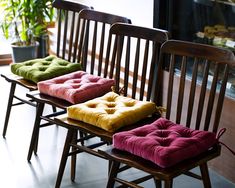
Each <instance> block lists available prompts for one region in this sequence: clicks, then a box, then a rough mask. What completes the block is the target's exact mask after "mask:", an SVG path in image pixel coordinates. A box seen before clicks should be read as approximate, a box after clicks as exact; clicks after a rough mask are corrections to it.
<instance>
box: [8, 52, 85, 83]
mask: <svg viewBox="0 0 235 188" xmlns="http://www.w3.org/2000/svg"><path fill="white" fill-rule="evenodd" d="M77 70H81V64H80V63H71V62H69V61H66V60H64V59H61V58H58V57H56V56H54V55H50V56H48V57H46V58H41V59H33V60H29V61H25V62H22V63H13V64H11V71H12V72H13V73H14V74H16V75H19V76H22V77H23V78H25V79H27V80H30V81H33V82H34V83H37V82H39V81H43V80H48V79H51V78H54V77H57V76H61V75H64V74H67V73H70V72H74V71H77Z"/></svg>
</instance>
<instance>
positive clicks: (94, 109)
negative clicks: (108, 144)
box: [67, 92, 156, 132]
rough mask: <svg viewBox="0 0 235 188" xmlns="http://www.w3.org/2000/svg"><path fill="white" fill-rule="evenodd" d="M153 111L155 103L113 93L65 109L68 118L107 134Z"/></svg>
mask: <svg viewBox="0 0 235 188" xmlns="http://www.w3.org/2000/svg"><path fill="white" fill-rule="evenodd" d="M155 111H156V106H155V103H152V102H147V101H138V100H135V99H132V98H129V97H124V96H120V95H118V94H116V93H114V92H109V93H107V94H105V95H104V96H102V97H99V98H95V99H93V100H89V101H87V102H85V103H81V104H77V105H73V106H70V107H68V108H67V112H68V117H69V118H72V119H75V120H79V121H83V122H85V123H89V124H91V125H94V126H98V127H100V128H102V129H104V130H106V131H109V132H114V131H116V130H117V129H119V128H121V127H123V126H126V125H130V124H133V123H135V122H137V121H139V120H141V119H143V118H145V117H147V116H149V115H151V114H153V113H154V112H155Z"/></svg>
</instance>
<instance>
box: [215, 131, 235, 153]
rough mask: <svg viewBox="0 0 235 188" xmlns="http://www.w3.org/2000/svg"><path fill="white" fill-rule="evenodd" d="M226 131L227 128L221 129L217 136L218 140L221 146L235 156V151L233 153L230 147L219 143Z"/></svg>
mask: <svg viewBox="0 0 235 188" xmlns="http://www.w3.org/2000/svg"><path fill="white" fill-rule="evenodd" d="M225 131H226V128H222V129H220V130H219V132H218V133H217V135H216V139H217V140H218V142H219V143H220V144H221V145H223V146H225V147H226V148H227V149H228V150H229V151H230V152H231V153H232V154H233V155H235V151H233V150H232V149H231V148H230V147H229V146H227V145H226V144H225V143H223V142H221V141H219V139H220V137H221V136H222V135H223V134H224V133H225Z"/></svg>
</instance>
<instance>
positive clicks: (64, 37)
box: [1, 0, 90, 138]
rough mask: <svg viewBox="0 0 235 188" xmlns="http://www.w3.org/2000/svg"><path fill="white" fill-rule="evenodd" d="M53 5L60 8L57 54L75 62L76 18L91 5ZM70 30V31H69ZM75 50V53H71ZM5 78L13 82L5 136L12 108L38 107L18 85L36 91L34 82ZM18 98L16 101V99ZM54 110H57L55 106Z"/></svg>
mask: <svg viewBox="0 0 235 188" xmlns="http://www.w3.org/2000/svg"><path fill="white" fill-rule="evenodd" d="M53 7H55V9H57V10H58V15H57V16H58V23H57V26H58V27H57V29H58V30H57V33H58V35H57V40H56V48H57V51H56V55H57V56H58V57H61V58H63V59H66V60H68V61H71V59H72V57H73V62H79V60H77V58H78V56H77V49H75V48H73V46H74V44H77V43H78V42H77V41H76V38H75V37H74V33H76V28H75V25H76V24H75V19H76V17H77V14H78V13H79V12H80V11H81V10H82V9H90V7H88V6H86V5H82V4H79V3H73V2H70V1H62V0H55V1H54V2H53ZM68 30H69V31H70V33H68V32H67V31H68ZM71 52H73V53H71ZM1 76H2V77H3V78H5V79H6V81H7V82H9V83H10V84H11V88H10V93H9V99H8V105H7V110H6V115H5V122H4V127H3V133H2V135H3V137H4V138H5V136H6V132H7V127H8V122H9V118H10V113H11V108H12V107H13V106H16V105H20V104H29V105H31V106H34V107H36V104H35V102H34V101H33V100H31V99H30V98H27V97H22V95H20V94H19V93H18V92H17V91H16V86H19V87H23V88H25V89H26V91H34V90H37V85H36V84H35V83H33V82H30V81H28V80H25V79H23V78H22V77H19V76H16V75H14V74H11V73H9V74H1ZM14 99H16V101H14ZM53 111H56V109H55V108H53Z"/></svg>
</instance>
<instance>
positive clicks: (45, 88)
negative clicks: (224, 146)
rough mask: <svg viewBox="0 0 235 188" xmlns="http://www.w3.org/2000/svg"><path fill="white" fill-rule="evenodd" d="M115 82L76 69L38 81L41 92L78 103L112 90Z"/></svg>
mask: <svg viewBox="0 0 235 188" xmlns="http://www.w3.org/2000/svg"><path fill="white" fill-rule="evenodd" d="M114 84H115V81H114V80H113V79H107V78H101V77H99V76H94V75H90V74H88V73H86V72H84V71H76V72H72V73H69V74H66V75H63V76H59V77H56V78H52V79H49V80H45V81H41V82H38V89H39V91H40V92H41V93H44V94H47V95H50V96H53V97H57V98H61V99H64V100H67V101H69V102H71V103H72V104H77V103H81V102H85V101H87V100H90V99H93V98H95V97H100V96H102V95H104V94H105V93H108V92H110V91H111V87H112V86H114Z"/></svg>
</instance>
